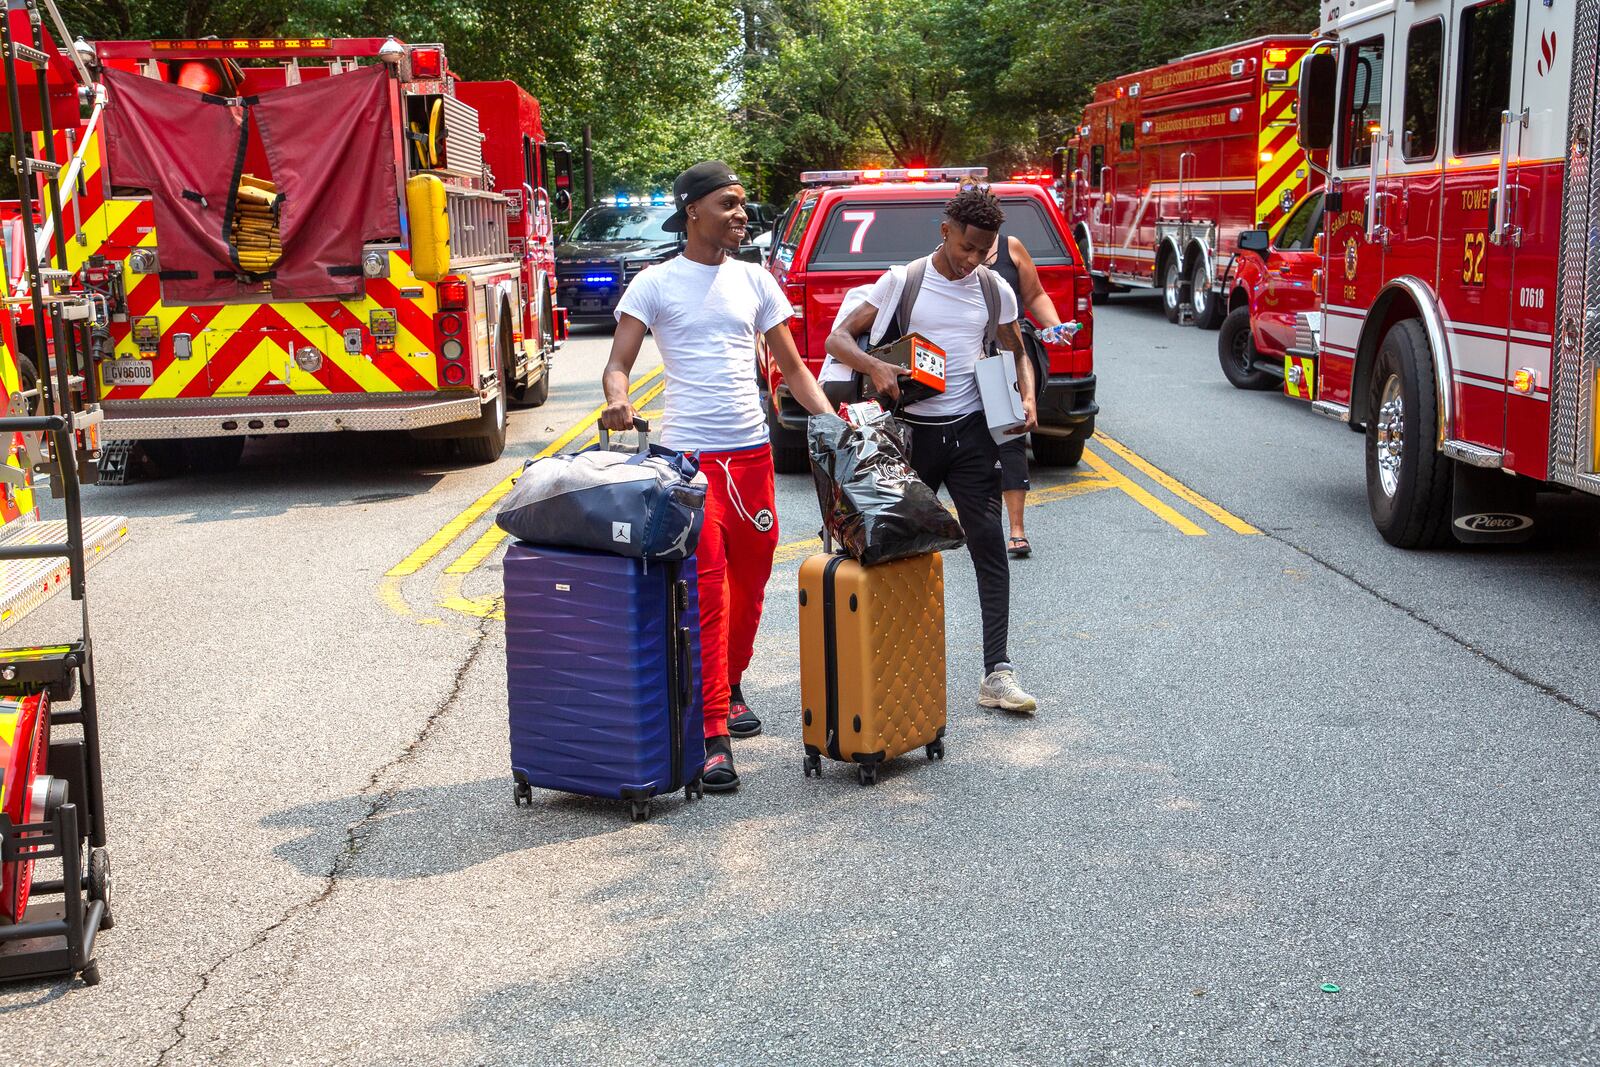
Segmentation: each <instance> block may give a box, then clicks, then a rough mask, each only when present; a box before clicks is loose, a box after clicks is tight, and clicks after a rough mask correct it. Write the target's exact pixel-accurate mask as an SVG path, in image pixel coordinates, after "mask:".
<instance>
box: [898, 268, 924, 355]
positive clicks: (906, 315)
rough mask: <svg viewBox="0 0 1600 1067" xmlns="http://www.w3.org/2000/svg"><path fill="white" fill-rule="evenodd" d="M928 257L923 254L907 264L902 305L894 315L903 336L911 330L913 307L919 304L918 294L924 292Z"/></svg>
mask: <svg viewBox="0 0 1600 1067" xmlns="http://www.w3.org/2000/svg"><path fill="white" fill-rule="evenodd" d="M928 258H929V257H927V256H923V257H922V258H921V259H913V260H912V261H911V262H910V263H907V264H906V280H905V284H904V285H902V286H901V287H900V307H899V308H898V310H896V311H895V316H894V317H895V324H896V325H897V326H899V327H900V336H901V337H904V336H905V335H906V334H908V333H910V332H911V309H912V308H913V307H915V306H916V304H917V294H919V293H921V292H922V279H923V278H925V277H926V276H927V274H928Z"/></svg>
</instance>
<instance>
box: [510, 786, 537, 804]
mask: <svg viewBox="0 0 1600 1067" xmlns="http://www.w3.org/2000/svg"><path fill="white" fill-rule="evenodd" d="M511 801H512V803H514V804H515V805H516V806H517V807H519V808H520V807H522V805H524V804H526V805H528V806H529V807H530V808H531V807H532V806H533V787H532V786H530V785H529V784H528V783H527V782H518V783H517V784H516V785H515V786H514V787H513V788H512V790H511Z"/></svg>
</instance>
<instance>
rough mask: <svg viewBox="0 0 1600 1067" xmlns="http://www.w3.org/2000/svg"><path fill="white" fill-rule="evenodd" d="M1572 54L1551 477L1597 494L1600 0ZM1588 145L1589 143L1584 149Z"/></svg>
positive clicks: (1591, 3)
mask: <svg viewBox="0 0 1600 1067" xmlns="http://www.w3.org/2000/svg"><path fill="white" fill-rule="evenodd" d="M1576 26H1577V32H1578V39H1577V41H1576V42H1575V47H1574V50H1573V53H1572V55H1573V61H1572V96H1571V111H1570V113H1569V118H1568V123H1569V126H1568V141H1569V143H1570V144H1571V145H1572V146H1573V148H1572V150H1571V151H1569V153H1568V155H1567V159H1566V167H1567V176H1566V196H1565V197H1564V198H1563V201H1562V210H1561V234H1562V247H1561V260H1560V273H1559V277H1558V279H1557V281H1558V290H1557V293H1558V300H1559V305H1558V307H1557V311H1556V321H1555V337H1554V344H1553V352H1552V357H1553V363H1554V375H1553V381H1552V383H1551V385H1552V388H1551V394H1550V478H1551V480H1552V481H1556V482H1560V483H1563V484H1566V485H1570V486H1573V487H1574V488H1578V489H1582V490H1585V491H1586V492H1590V493H1600V425H1597V422H1600V420H1597V418H1596V410H1597V405H1600V311H1597V309H1600V248H1597V247H1596V245H1595V242H1594V240H1593V238H1592V234H1593V231H1594V227H1595V225H1596V222H1597V213H1600V169H1597V168H1596V167H1595V165H1594V159H1593V146H1595V145H1596V144H1600V141H1597V138H1600V54H1597V53H1600V0H1580V2H1579V3H1578V12H1577V21H1576ZM1583 146H1588V150H1583Z"/></svg>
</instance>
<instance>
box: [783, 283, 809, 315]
mask: <svg viewBox="0 0 1600 1067" xmlns="http://www.w3.org/2000/svg"><path fill="white" fill-rule="evenodd" d="M783 291H784V292H785V293H787V294H788V295H789V310H790V311H792V312H793V313H794V317H795V318H797V319H803V318H805V317H806V287H805V285H803V284H802V283H800V282H786V283H784V286H783Z"/></svg>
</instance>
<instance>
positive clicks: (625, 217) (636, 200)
mask: <svg viewBox="0 0 1600 1067" xmlns="http://www.w3.org/2000/svg"><path fill="white" fill-rule="evenodd" d="M671 217H672V204H671V202H670V201H669V200H668V198H667V196H666V194H665V193H659V194H656V195H654V196H611V197H606V198H605V199H604V200H601V201H600V202H599V203H598V204H596V205H595V206H594V207H592V208H590V209H589V210H588V211H585V212H584V213H583V216H582V217H581V218H579V219H578V222H577V224H576V225H575V226H573V228H572V232H571V234H570V235H568V237H567V240H566V241H565V242H564V243H562V244H560V245H557V246H556V290H557V293H558V295H559V298H560V303H561V306H562V307H564V308H567V309H568V316H569V318H570V319H571V321H573V322H576V323H584V322H590V323H594V322H600V323H606V324H608V325H610V324H613V323H614V322H615V321H616V320H615V317H614V313H615V311H616V308H617V301H619V300H621V299H622V291H623V290H624V289H626V288H627V287H628V283H629V282H631V281H633V279H634V278H636V277H638V274H639V272H640V271H642V270H644V269H645V268H646V267H648V266H650V265H651V264H652V263H661V262H663V261H665V260H668V259H671V258H672V257H673V256H675V255H677V254H678V252H679V250H680V249H681V248H682V247H683V235H682V234H676V233H668V232H667V231H666V230H664V229H662V226H663V225H664V224H665V223H666V221H667V220H668V219H669V218H671Z"/></svg>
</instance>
